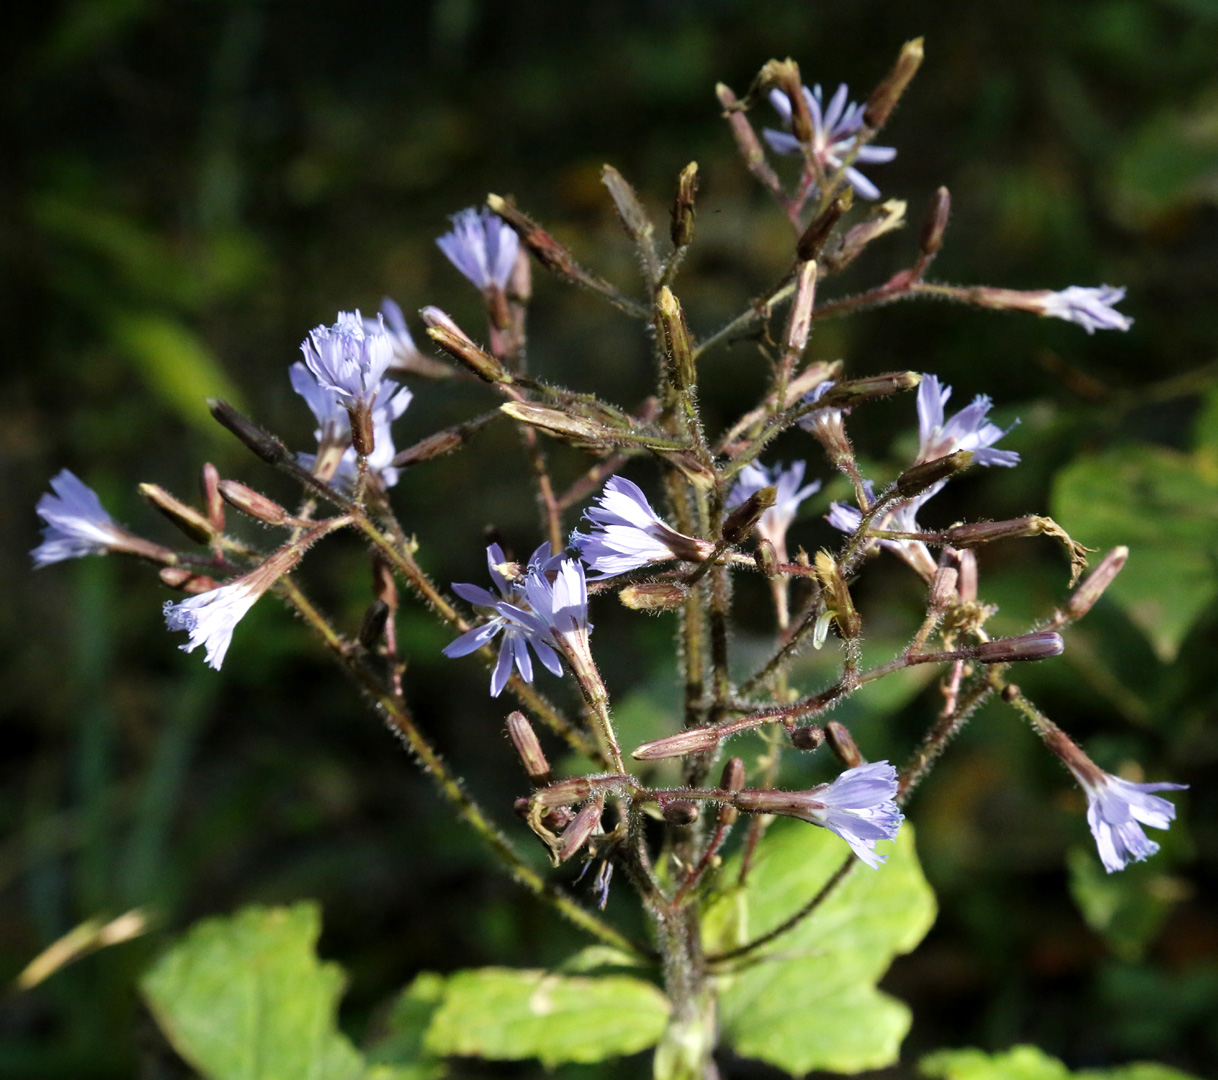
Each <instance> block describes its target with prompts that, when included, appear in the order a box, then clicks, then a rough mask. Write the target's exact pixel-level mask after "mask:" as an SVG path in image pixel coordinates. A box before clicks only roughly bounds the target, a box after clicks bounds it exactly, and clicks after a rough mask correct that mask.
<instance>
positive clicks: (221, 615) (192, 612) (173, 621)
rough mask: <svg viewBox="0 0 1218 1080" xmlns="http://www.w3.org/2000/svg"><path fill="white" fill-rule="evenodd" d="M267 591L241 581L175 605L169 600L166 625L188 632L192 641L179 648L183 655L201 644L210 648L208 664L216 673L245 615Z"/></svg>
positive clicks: (166, 602)
mask: <svg viewBox="0 0 1218 1080" xmlns="http://www.w3.org/2000/svg"><path fill="white" fill-rule="evenodd" d="M263 592H265V589H264V588H258V587H256V586H255V585H252V584H251V583H250V582H249V581H248V580H247V579H246V578H238V579H237V580H236V581H234V582H232V583H231V584H229V585H221V586H220V587H219V588H218V589H212V590H211V591H210V592H205V593H199V595H198V596H190V597H187V598H186V599H185V600H180V601H178V603H176V604H175V603H174V602H173V601H171V600H166V601H165V606H164V608H163V609H162V610H163V611H164V614H165V625H166V626H167V627H168V628H169V629H170V630H185V631H187V632H188V633H189V634H190V641H189V642H187V644H185V645H182V646H179V647H180V648H181V649H182V651H183V652H194V651H195V649H197V648H198V647H199V646H200V645H202V646H204V647H205V648H206V649H207V664H208V666H209V667H212V668H214V669H215V670H216V671H219V670H220V665H221V664H223V663H224V656H225V654H226V653H227V652H228V647H229V645H231V644H232V641H233V630H235V629H236V626H237V623H239V622H240V621H241V620H242V619H243V618H245V613H246V612H247V611H249V609H250V608H252V607H253V606H254V604H255V603H257V601H258V598H259V597H260V596H261V595H262V594H263Z"/></svg>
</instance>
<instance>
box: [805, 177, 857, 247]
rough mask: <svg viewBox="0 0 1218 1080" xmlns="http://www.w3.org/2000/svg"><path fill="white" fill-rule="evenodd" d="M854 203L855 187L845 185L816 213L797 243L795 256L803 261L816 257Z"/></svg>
mask: <svg viewBox="0 0 1218 1080" xmlns="http://www.w3.org/2000/svg"><path fill="white" fill-rule="evenodd" d="M853 205H854V188H852V187H845V188H843V189H842V191H841V192H840V193H839V194H838V196H837V198H835V199H834V200H833V202H831V203H830V204H829V205H828V206H827V207H825V209H824V210H823V211H822V212H821V213H819V214H817V215H816V217H814V218H813V219H812V221H811V222H810V223H809V225H808V227H807V228H806V229H805V230H804V232H803V235H802V236H801V237H800V238H799V240H798V242H797V243H796V244H795V257H796V258H797V259H799V260H800V261H801V262H807V261H809V260H811V259H815V258H816V257H817V256H818V255H819V254H820V253H821V250H822V249H823V248H824V246H825V243H826V242H827V241H828V239H829V237H830V236H832V235H833V230H834V229H835V228H837V223H838V222H839V221H841V219H842V218H843V217H844V216H845V214H846V212H847V211H848V210H849V209H850V207H851V206H853Z"/></svg>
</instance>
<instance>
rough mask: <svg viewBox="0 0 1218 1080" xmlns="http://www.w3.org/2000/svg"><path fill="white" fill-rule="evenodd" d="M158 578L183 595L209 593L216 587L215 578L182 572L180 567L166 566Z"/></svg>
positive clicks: (186, 571)
mask: <svg viewBox="0 0 1218 1080" xmlns="http://www.w3.org/2000/svg"><path fill="white" fill-rule="evenodd" d="M158 576H159V577H160V579H161V581H163V582H164V583H165V584H166V585H168V586H169V587H170V588H171V589H179V590H181V591H182V592H185V593H192V594H197V593H205V592H211V591H212V589H215V588H216V587H217V585H216V579H215V578H211V577H208V576H207V575H206V574H196V573H193V572H192V571H190V570H184V569H183V568H182V567H180V566H166V567H164V568H162V569H161V571H160V573H159V575H158Z"/></svg>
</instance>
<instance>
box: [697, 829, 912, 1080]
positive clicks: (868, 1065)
mask: <svg viewBox="0 0 1218 1080" xmlns="http://www.w3.org/2000/svg"><path fill="white" fill-rule="evenodd" d="M881 846H882V847H887V846H889V845H887V844H883V845H881ZM849 855H850V849H849V848H848V847H847V846H846V845H845V844H844V843H843V842H842V841H841V840H840V839H839V838H838V837H837V836H834V835H833V834H832V833H830V832H828V831H827V830H825V829H818V828H815V827H814V826H810V825H805V824H801V823H796V822H780V823H778V824H776V825H775V826H774V827H772V828H771V829H770V830H769V832H768V833H767V834H766V838H765V841H764V842H763V844H762V845H761V847H760V848H759V849H758V852H757V855H756V858H755V861H754V865H753V869H752V871H751V873H750V875H749V878H748V884H747V888H746V892H747V895H748V912H749V921H750V926H749V934H750V936H751V937H756V936H757V935H759V934H762V933H765V932H766V931H768V930H770V929H772V928H774V927H776V926H778V925H780V924H782V923H783V922H785V921H786V919H788V918H789V917H790V916H791V915H793V914H794V913H795V912H797V911H798V910H799V909H800V908H801V907H802V906H803V905H804V904H806V903H807V902H808V900H810V899H811V898H812V897H813V896H814V895H815V894H816V893H817V891H818V890H819V889H820V887H821V886H822V885H823V884H824V883H825V882H826V881H828V879H829V877H830V876H831V875H832V874H833V873H834V872H835V871H836V870H837V868H838V867H839V866H840V865H841V864H842V861H843V859H845V858H847V857H848V856H849ZM738 872H739V865H738V860H737V859H733V860H730V861H729V863H728V865H727V866H726V867H725V869H724V871H723V879H724V880H726V881H731V880H733V879H734V878H735V876H736V874H737V873H738ZM735 903H736V904H737V905H738V904H739V901H738V900H736V901H735ZM717 906H718V904H717V903H712V905H711V907H710V909H709V911H708V913H707V918H708V920H709V921H712V922H713V921H714V920H715V918H716V912H715V909H716V907H717ZM934 918H935V900H934V894H933V893H932V892H931V889H930V886H929V885H928V884H927V883H926V879H925V878H924V877H923V876H922V869H921V867H920V866H919V865H918V859H917V856H916V854H915V852H914V840H913V829H912V828H911V827H910V826H909V825H908V824H906V825H904V826H903V827H902V829H901V832H900V838H899V839H898V841H897V842H896V844H895V845H894V849H893V850H892V852H891V854H890V856H889V859H888V862H887V863H886V864H885V865H884V866H882V867H880V868H879V869H878V870H872V869H870V868H869V867H867V866H864V865H863V864H861V863H856V864H855V866H854V867H853V868H852V870H851V871H850V873H849V875H848V876H847V878H846V880H845V881H843V882H842V883H841V884H840V885H839V886H838V887H837V888H836V889H835V890H834V891H833V892H832V893H831V894H830V895H829V897H828V899H826V900H825V901H824V902H823V903H822V904H821V905H820V907H819V908H817V910H816V911H814V912H813V913H812V914H811V915H809V916H808V917H807V918H806V919H804V920H803V921H802V922H800V923H799V924H798V925H797V926H796V927H795V928H794V929H793V930H791V931H790V932H788V933H786V934H783V935H782V936H780V937H779V938H777V939H776V940H775V941H774V942H773V943H772V944H771V945H769V946H767V948H766V951H765V953H764V954H763V955H764V959H763V960H762V961H761V962H759V963H755V964H753V965H752V966H749V967H746V968H745V969H744V970H743V971H741V972H740V973H739V974H737V975H733V976H730V977H727V978H725V979H724V985H723V987H722V993H721V997H720V1018H721V1022H722V1027H723V1034H724V1038H725V1040H726V1041H727V1042H729V1043H730V1044H731V1045H732V1046H734V1047H735V1049H736V1051H737V1052H738V1053H740V1054H741V1055H743V1056H744V1057H751V1058H758V1059H760V1060H762V1061H767V1062H769V1063H770V1064H771V1065H776V1066H778V1067H779V1068H780V1069H785V1070H786V1071H787V1072H789V1073H791V1074H792V1075H794V1076H802V1075H803V1074H804V1073H807V1072H809V1071H810V1070H812V1069H827V1070H830V1071H833V1072H843V1073H854V1072H860V1071H861V1070H863V1069H878V1068H883V1067H884V1066H886V1065H891V1064H892V1063H893V1062H895V1061H896V1060H897V1055H898V1051H899V1049H900V1045H901V1040H902V1039H903V1038H904V1037H905V1034H906V1032H907V1031H908V1030H909V1024H910V1012H909V1009H908V1008H906V1006H905V1005H903V1004H902V1003H901V1002H899V1001H897V1000H895V999H894V998H892V997H889V996H888V995H887V994H884V993H881V992H880V991H879V990H877V989H876V987H875V984H876V982H877V981H878V980H879V979H880V978H881V977H882V976H883V974H884V972H885V971H886V970H887V969H888V965H889V964H890V963H891V961H892V958H893V957H894V956H896V955H898V954H900V953H906V952H909V951H910V950H911V949H913V948H914V946H916V945H917V944H918V942H920V941H921V940H922V938H923V937H924V936H925V934H926V932H927V930H929V929H930V926H931V923H933V922H934Z"/></svg>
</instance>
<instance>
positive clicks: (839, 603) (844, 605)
mask: <svg viewBox="0 0 1218 1080" xmlns="http://www.w3.org/2000/svg"><path fill="white" fill-rule="evenodd" d="M814 567H815V571H816V577H817V579H818V580H819V581H820V583H821V588H823V589H824V590H825V606H826V610H827V611H831V612H832V613H833V621H834V622H836V623H837V628H838V630H839V631H841V635H842V637H844V638H855V637H858V635H859V633H860V631H861V630H862V629H863V621H862V619H860V618H859V614H858V612H857V611H855V610H854V602H853V601H852V600H851V599H850V589H849V587H848V586H847V585H846V579H845V578H844V577H843V576H842V571H841V567H839V566H838V565H837V561H836V560H835V559H834V558H833V556H832V555H830V554H829V553H828V552H827V551H818V552H817V553H816V562H815V564H814Z"/></svg>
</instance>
